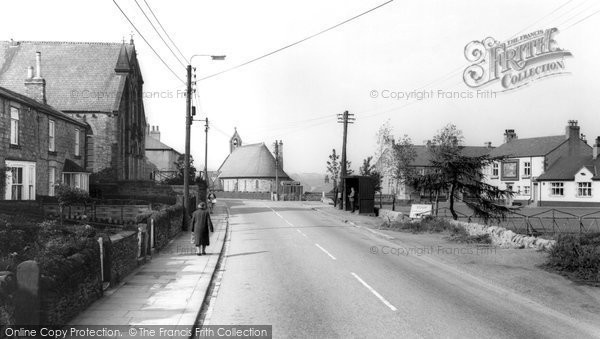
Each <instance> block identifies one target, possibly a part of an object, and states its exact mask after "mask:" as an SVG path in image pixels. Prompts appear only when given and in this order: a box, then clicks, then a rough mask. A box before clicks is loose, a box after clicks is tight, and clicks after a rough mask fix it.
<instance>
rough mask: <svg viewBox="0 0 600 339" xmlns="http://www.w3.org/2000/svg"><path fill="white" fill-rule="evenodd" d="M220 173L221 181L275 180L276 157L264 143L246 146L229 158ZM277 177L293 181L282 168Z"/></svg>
mask: <svg viewBox="0 0 600 339" xmlns="http://www.w3.org/2000/svg"><path fill="white" fill-rule="evenodd" d="M219 171H220V172H221V174H220V175H219V178H221V179H231V178H240V179H241V178H275V157H274V156H273V154H271V151H269V149H268V148H267V146H265V144H264V143H259V144H250V145H244V146H241V147H238V148H236V149H234V150H233V152H231V153H230V154H229V156H227V158H226V159H225V161H223V164H222V165H221V167H220V168H219ZM277 175H278V177H279V179H281V180H292V179H291V178H290V177H289V176H288V175H287V174H286V173H285V172H284V171H283V170H282V169H281V168H278V170H277Z"/></svg>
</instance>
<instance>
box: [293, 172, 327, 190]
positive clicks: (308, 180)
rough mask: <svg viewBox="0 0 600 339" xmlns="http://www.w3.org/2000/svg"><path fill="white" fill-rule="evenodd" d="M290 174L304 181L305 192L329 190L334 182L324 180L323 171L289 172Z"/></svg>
mask: <svg viewBox="0 0 600 339" xmlns="http://www.w3.org/2000/svg"><path fill="white" fill-rule="evenodd" d="M288 174H289V176H290V177H291V178H292V179H294V180H296V181H300V183H302V186H304V192H329V191H331V189H332V184H331V183H329V184H326V183H324V182H323V180H324V179H325V174H322V173H288Z"/></svg>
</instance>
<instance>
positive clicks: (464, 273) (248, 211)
mask: <svg viewBox="0 0 600 339" xmlns="http://www.w3.org/2000/svg"><path fill="white" fill-rule="evenodd" d="M227 204H228V206H229V207H230V212H231V216H230V232H231V237H230V241H229V245H228V246H227V251H226V252H225V254H224V261H225V263H226V264H225V265H224V269H223V272H222V277H221V278H220V282H219V285H220V288H219V289H218V293H215V294H213V295H212V297H211V299H210V302H209V303H210V305H211V306H210V308H211V309H212V311H211V312H210V315H209V316H208V318H207V319H206V320H207V322H208V323H210V324H220V325H272V326H273V337H276V338H280V337H300V338H305V337H323V338H339V337H369V338H370V337H448V338H458V337H461V338H463V337H467V338H475V337H477V338H479V337H494V338H496V337H501V338H523V337H533V338H538V337H549V338H554V337H555V338H562V337H577V338H588V337H589V338H595V337H598V336H599V335H600V325H599V324H600V315H599V313H598V312H597V310H598V309H597V306H595V305H597V304H598V300H600V299H598V298H597V297H598V294H597V293H595V294H594V292H593V291H591V292H590V290H589V289H587V288H584V289H579V290H578V289H576V288H571V290H572V292H571V293H570V294H568V295H564V297H565V299H558V301H557V299H552V298H554V297H553V295H552V293H553V292H554V293H556V292H558V293H562V292H563V290H556V289H552V288H548V289H547V290H545V291H544V293H545V297H547V298H549V300H548V302H544V301H543V300H540V299H538V298H537V297H536V296H535V295H534V294H533V293H534V291H528V290H519V289H517V288H511V287H510V286H506V285H504V284H502V283H496V282H495V281H493V279H489V278H488V276H486V274H492V273H493V271H494V270H498V272H505V271H502V265H503V264H502V263H501V262H496V261H495V260H499V259H498V258H499V257H501V255H496V253H495V252H494V253H493V254H491V255H477V253H475V254H473V253H463V252H462V251H463V250H469V249H472V248H474V247H472V246H471V245H464V246H463V245H456V244H448V243H445V242H441V243H437V242H432V244H434V243H435V244H436V247H432V248H431V250H430V247H429V243H425V245H427V246H422V245H419V243H420V242H421V241H423V242H426V241H430V239H431V235H429V234H427V235H416V237H417V238H416V239H417V240H418V241H417V242H415V241H414V240H415V238H414V236H415V235H412V234H403V233H398V234H396V235H392V238H393V239H392V240H390V239H387V238H384V237H381V236H379V235H377V234H375V233H372V232H370V231H367V230H366V228H369V229H372V228H371V227H370V226H373V227H375V228H376V226H377V223H378V222H379V221H378V220H377V219H376V218H373V217H365V216H359V215H349V214H348V213H346V212H339V211H336V210H333V209H332V208H331V207H328V206H325V205H323V204H320V205H319V204H312V203H309V204H304V203H299V202H274V201H256V200H254V201H250V200H246V201H244V200H236V201H233V200H229V201H227ZM314 209H316V210H320V211H321V212H323V213H315V211H314ZM338 213H342V214H338ZM365 218H366V219H365ZM361 220H365V223H362V222H361ZM366 222H370V223H371V224H370V226H369V224H367V223H366ZM353 224H355V225H357V226H360V227H356V226H354V225H353ZM372 231H375V232H379V233H382V234H391V233H389V232H387V231H385V230H377V229H372ZM420 236H422V238H418V237H420ZM428 239H429V240H428ZM435 240H436V241H438V240H441V239H435ZM437 244H443V246H448V247H443V248H442V251H441V252H440V251H439V247H437ZM450 246H454V247H450ZM434 250H435V251H437V252H435V253H433V251H434ZM446 250H453V251H454V250H460V251H461V253H459V254H458V255H456V254H455V253H454V252H453V253H448V252H447V251H446ZM394 251H395V252H396V253H394ZM401 251H404V252H403V253H399V252H401ZM426 251H431V252H432V253H426ZM510 253H513V252H510ZM514 253H515V255H514V256H515V257H521V256H522V255H523V254H524V253H529V254H532V253H533V254H536V253H537V252H533V251H527V252H519V253H517V252H514ZM454 257H457V258H459V260H463V261H464V262H462V263H461V265H462V266H469V265H475V264H473V263H476V262H477V261H478V260H480V259H479V258H484V260H488V261H489V262H488V263H487V265H489V269H488V271H486V272H481V271H478V270H470V269H464V267H462V266H461V265H455V264H453V263H451V262H450V261H451V260H454V259H453V258H454ZM538 271H540V272H542V273H543V274H544V275H543V277H549V278H548V279H554V278H552V276H554V275H552V274H551V273H547V272H544V271H542V270H538ZM521 273H522V274H521V275H520V277H521V278H522V277H525V278H524V279H527V278H528V277H535V278H536V280H541V279H539V276H537V275H535V274H537V273H535V272H531V271H530V269H528V270H525V269H522V272H521ZM493 278H499V276H498V275H495V276H493ZM559 278H560V277H558V278H556V279H559ZM529 288H530V289H535V288H536V287H534V286H531V285H529ZM567 296H569V297H573V298H575V300H576V302H577V303H579V305H576V306H578V307H577V309H576V310H575V306H573V305H570V304H567V301H566V297H567ZM558 298H562V297H558ZM586 298H587V299H586ZM586 300H587V301H586ZM563 305H566V306H563ZM571 306H573V307H571ZM571 311H573V312H571Z"/></svg>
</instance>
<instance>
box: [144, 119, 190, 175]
mask: <svg viewBox="0 0 600 339" xmlns="http://www.w3.org/2000/svg"><path fill="white" fill-rule="evenodd" d="M179 156H181V153H179V152H178V151H176V150H175V149H174V148H172V147H171V146H169V145H166V144H165V143H163V142H161V141H160V130H159V128H158V126H148V128H147V130H146V158H148V161H149V162H150V164H152V165H153V166H154V167H155V169H154V170H153V171H152V178H153V179H154V180H155V181H162V180H165V179H170V178H173V177H176V176H177V173H178V169H177V166H176V165H175V163H176V162H177V159H179Z"/></svg>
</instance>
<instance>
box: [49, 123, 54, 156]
mask: <svg viewBox="0 0 600 339" xmlns="http://www.w3.org/2000/svg"><path fill="white" fill-rule="evenodd" d="M54 150H55V148H54V120H48V151H50V152H54Z"/></svg>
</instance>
